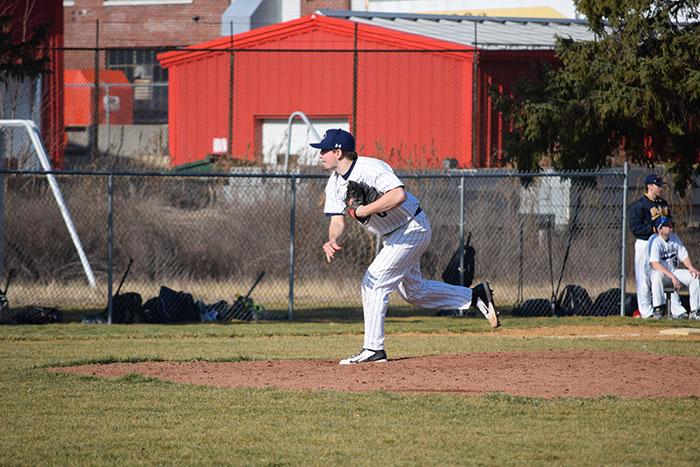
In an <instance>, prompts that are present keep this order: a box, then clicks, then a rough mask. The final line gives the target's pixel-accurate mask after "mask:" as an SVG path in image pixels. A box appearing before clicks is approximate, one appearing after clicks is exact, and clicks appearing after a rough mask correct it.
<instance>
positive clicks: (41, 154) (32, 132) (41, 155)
mask: <svg viewBox="0 0 700 467" xmlns="http://www.w3.org/2000/svg"><path fill="white" fill-rule="evenodd" d="M2 127H15V128H25V129H26V130H27V133H28V134H29V139H30V140H31V142H32V146H33V147H34V151H35V152H36V156H37V158H38V159H39V162H40V163H41V167H42V169H43V170H44V172H46V179H47V180H48V181H49V186H50V187H51V192H52V193H53V196H54V198H55V199H56V203H57V204H58V208H59V209H60V211H61V216H63V221H64V222H65V224H66V228H67V229H68V233H69V234H70V237H71V239H72V240H73V245H75V250H76V251H77V252H78V256H79V257H80V262H81V263H82V265H83V270H84V271H85V276H87V280H88V282H89V283H90V286H91V287H92V288H95V286H96V284H95V275H94V273H93V272H92V268H91V267H90V263H89V262H88V259H87V256H86V255H85V251H83V246H82V244H81V243H80V238H79V237H78V232H77V231H76V230H75V224H74V223H73V219H71V217H70V213H69V212H68V207H67V206H66V203H65V201H64V199H63V195H62V194H61V189H60V188H59V187H58V182H57V181H56V177H54V176H53V174H52V173H51V171H52V167H51V162H50V161H49V158H48V156H47V155H46V150H45V149H44V145H43V143H42V142H41V136H40V135H39V128H38V127H37V126H36V123H34V122H33V121H32V120H0V128H2Z"/></svg>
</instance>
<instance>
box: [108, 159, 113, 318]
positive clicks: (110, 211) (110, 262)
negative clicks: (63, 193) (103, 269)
mask: <svg viewBox="0 0 700 467" xmlns="http://www.w3.org/2000/svg"><path fill="white" fill-rule="evenodd" d="M113 191H114V186H113V181H112V174H111V173H110V174H109V176H108V177H107V324H112V280H113V273H112V271H113V269H114V267H113V257H112V254H113V251H114V248H113V244H114V216H113V208H114V193H113Z"/></svg>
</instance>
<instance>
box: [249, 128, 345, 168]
mask: <svg viewBox="0 0 700 467" xmlns="http://www.w3.org/2000/svg"><path fill="white" fill-rule="evenodd" d="M309 120H310V121H311V124H312V125H313V126H314V129H315V130H316V132H317V133H318V134H319V136H321V137H323V134H324V133H325V132H326V130H330V129H331V128H342V129H343V130H346V131H349V128H350V124H349V123H348V121H347V120H341V119H329V118H310V119H309ZM315 142H316V137H315V136H314V134H313V132H312V131H311V130H310V129H309V128H308V127H307V126H306V123H304V122H303V121H302V120H300V119H295V120H294V122H293V123H292V144H291V146H290V151H289V153H290V154H296V155H297V156H299V164H300V165H318V163H319V159H318V150H316V149H314V148H312V147H310V146H309V143H315ZM262 153H263V162H264V163H265V165H277V164H278V160H279V164H280V165H281V164H284V157H285V154H286V153H287V119H267V120H264V121H263V124H262ZM278 156H279V157H278Z"/></svg>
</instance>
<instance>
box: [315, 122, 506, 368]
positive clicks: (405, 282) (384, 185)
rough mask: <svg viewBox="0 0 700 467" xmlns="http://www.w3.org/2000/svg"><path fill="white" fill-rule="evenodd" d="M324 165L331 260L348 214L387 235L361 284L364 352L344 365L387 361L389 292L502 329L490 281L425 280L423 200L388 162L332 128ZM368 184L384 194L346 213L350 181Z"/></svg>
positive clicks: (427, 228)
mask: <svg viewBox="0 0 700 467" xmlns="http://www.w3.org/2000/svg"><path fill="white" fill-rule="evenodd" d="M311 146H312V147H314V148H316V149H320V150H321V156H320V157H321V162H322V163H323V167H324V168H325V169H326V170H329V171H332V173H331V175H330V178H329V179H328V183H327V184H326V203H325V206H324V212H325V214H326V216H328V217H330V225H329V227H328V241H327V242H326V243H325V244H324V245H323V251H324V253H325V254H326V259H327V260H328V262H331V261H332V260H334V259H335V257H336V254H337V253H338V252H339V251H341V249H342V246H341V238H342V236H343V233H344V232H345V217H344V216H345V213H346V212H348V213H350V214H349V215H352V217H354V218H355V219H357V218H367V219H366V220H364V222H362V226H363V227H364V228H365V229H367V230H368V231H369V232H370V233H372V234H375V235H380V236H381V237H382V249H381V251H380V252H379V254H378V255H377V257H376V258H375V259H374V261H372V264H371V265H370V266H369V268H368V269H367V272H366V273H365V276H364V278H363V280H362V308H363V312H364V321H365V336H364V344H363V346H362V350H361V351H360V352H359V353H358V354H356V355H353V356H351V357H348V358H346V359H343V360H341V361H340V364H341V365H350V364H355V363H365V362H385V361H387V356H386V351H385V350H384V319H385V317H386V310H387V305H388V303H389V294H391V292H393V291H395V290H396V291H398V293H399V295H401V297H402V298H403V299H404V300H406V301H407V302H408V303H411V304H412V305H415V306H418V307H422V308H433V309H460V310H463V309H467V308H469V307H472V306H476V307H477V308H478V309H479V311H481V313H482V314H483V315H484V317H486V319H488V321H489V323H490V324H491V326H492V327H494V328H496V327H498V326H499V325H500V322H499V319H498V312H497V311H496V308H495V306H494V302H493V297H492V295H491V290H490V288H489V285H488V283H481V284H478V285H476V286H475V287H474V288H472V289H470V288H467V287H460V286H455V285H450V284H445V283H444V282H440V281H432V280H426V279H424V278H423V276H422V274H421V271H420V258H421V256H422V255H423V252H424V251H425V250H426V249H427V248H428V245H429V244H430V237H431V228H430V223H429V222H428V218H427V216H426V215H425V213H424V212H423V210H422V209H421V207H420V205H419V202H418V200H417V199H416V198H415V196H413V195H412V194H411V193H409V192H407V191H406V190H405V189H404V185H403V183H402V182H401V180H399V178H398V177H397V176H396V175H395V174H394V171H393V170H392V169H391V167H390V166H389V165H388V164H386V163H385V162H383V161H381V160H379V159H374V158H371V157H358V155H357V153H356V152H355V138H353V136H352V135H351V134H350V133H348V132H347V131H344V130H341V129H337V130H335V129H334V130H328V131H327V132H326V134H325V135H324V137H323V139H322V140H321V141H320V142H319V143H314V144H311ZM351 180H352V181H356V182H364V183H365V184H367V185H369V186H370V187H373V188H375V189H376V190H377V191H378V192H380V193H383V195H382V196H381V197H380V198H378V199H377V200H376V201H374V202H372V203H369V204H367V205H364V206H360V207H359V208H357V209H356V210H355V211H352V210H350V211H348V210H346V207H347V206H346V204H345V192H346V189H347V184H348V181H351Z"/></svg>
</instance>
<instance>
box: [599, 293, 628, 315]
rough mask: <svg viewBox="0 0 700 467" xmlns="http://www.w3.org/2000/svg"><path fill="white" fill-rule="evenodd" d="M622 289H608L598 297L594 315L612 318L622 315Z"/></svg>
mask: <svg viewBox="0 0 700 467" xmlns="http://www.w3.org/2000/svg"><path fill="white" fill-rule="evenodd" d="M620 295H621V292H620V289H619V288H613V289H608V290H606V291H605V292H603V293H601V294H600V295H598V297H596V299H595V302H594V303H593V314H594V315H596V316H612V315H619V314H620Z"/></svg>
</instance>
